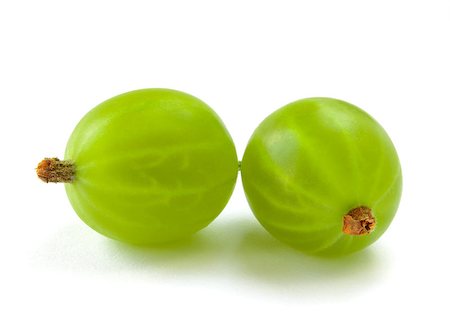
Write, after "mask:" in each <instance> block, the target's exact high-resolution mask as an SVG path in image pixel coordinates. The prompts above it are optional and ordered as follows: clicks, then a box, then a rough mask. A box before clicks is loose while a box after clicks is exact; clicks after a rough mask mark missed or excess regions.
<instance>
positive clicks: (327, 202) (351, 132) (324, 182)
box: [241, 98, 402, 256]
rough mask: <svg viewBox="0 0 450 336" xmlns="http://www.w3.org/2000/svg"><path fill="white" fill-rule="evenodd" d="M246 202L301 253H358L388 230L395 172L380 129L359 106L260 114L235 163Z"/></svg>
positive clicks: (397, 189)
mask: <svg viewBox="0 0 450 336" xmlns="http://www.w3.org/2000/svg"><path fill="white" fill-rule="evenodd" d="M241 170H242V182H243V185H244V190H245V194H246V196H247V200H248V202H249V204H250V206H251V208H252V211H253V213H254V214H255V216H256V218H257V219H258V221H259V222H260V223H261V224H262V225H263V226H264V227H265V228H266V229H267V231H269V232H270V233H271V234H272V235H273V236H275V237H276V238H278V239H279V240H281V241H283V242H285V243H287V244H289V245H291V246H293V247H294V248H297V249H299V250H301V251H303V252H305V253H308V254H315V255H324V256H337V255H344V254H348V253H352V252H355V251H358V250H361V249H363V248H365V247H367V246H368V245H370V244H372V243H373V242H375V241H376V240H377V239H378V238H379V237H380V236H381V235H382V234H383V233H384V232H385V231H386V229H387V228H388V226H389V224H390V223H391V221H392V219H393V217H394V215H395V213H396V210H397V207H398V205H399V201H400V196H401V189H402V175H401V168H400V162H399V159H398V156H397V153H396V150H395V148H394V146H393V144H392V142H391V140H390V139H389V136H388V135H387V133H386V132H385V131H384V130H383V128H382V127H381V126H380V125H379V124H378V123H377V122H376V121H375V120H374V119H373V118H372V117H371V116H370V115H368V114H367V113H366V112H364V111H363V110H361V109H360V108H358V107H356V106H354V105H351V104H349V103H346V102H344V101H341V100H336V99H331V98H310V99H303V100H298V101H296V102H293V103H291V104H289V105H286V106H284V107H282V108H281V109H279V110H278V111H276V112H274V113H273V114H272V115H270V116H269V117H267V118H266V119H265V120H264V121H263V122H262V123H261V124H260V125H259V126H258V128H257V129H256V130H255V132H254V134H253V135H252V137H251V139H250V141H249V143H248V145H247V148H246V150H245V154H244V157H243V160H242V165H241Z"/></svg>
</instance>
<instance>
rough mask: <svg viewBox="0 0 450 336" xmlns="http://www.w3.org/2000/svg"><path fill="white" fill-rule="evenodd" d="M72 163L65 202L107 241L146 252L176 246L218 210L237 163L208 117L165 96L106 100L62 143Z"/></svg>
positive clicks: (162, 92) (155, 92) (178, 97)
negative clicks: (139, 247)
mask: <svg viewBox="0 0 450 336" xmlns="http://www.w3.org/2000/svg"><path fill="white" fill-rule="evenodd" d="M65 160H70V161H72V162H74V164H75V179H74V181H73V182H72V183H66V184H65V187H66V192H67V196H68V198H69V200H70V203H71V204H72V206H73V208H74V209H75V211H76V213H77V214H78V216H79V217H80V218H81V219H82V220H83V221H84V222H85V223H86V224H88V225H89V226H90V227H91V228H93V229H94V230H96V231H98V232H99V233H101V234H103V235H105V236H108V237H110V238H113V239H116V240H120V241H125V242H129V243H133V244H144V245H149V244H150V245H151V244H157V243H163V242H168V241H174V240H178V239H182V238H184V237H186V236H189V235H190V234H192V233H194V232H196V231H198V230H200V229H202V228H204V227H205V226H207V225H208V224H209V223H210V222H212V221H213V219H214V218H216V217H217V216H218V214H219V213H220V212H221V211H222V210H223V208H224V207H225V205H226V203H227V202H228V200H229V198H230V196H231V194H232V191H233V189H234V186H235V183H236V179H237V173H238V161H237V155H236V150H235V146H234V144H233V141H232V139H231V137H230V135H229V133H228V131H227V130H226V128H225V126H224V125H223V123H222V121H221V120H220V119H219V117H218V116H217V115H216V113H215V112H214V111H213V110H212V109H211V108H210V107H209V106H208V105H206V104H205V103H203V102H202V101H200V100H199V99H197V98H195V97H193V96H191V95H188V94H186V93H183V92H179V91H174V90H169V89H143V90H137V91H131V92H128V93H124V94H121V95H119V96H116V97H113V98H111V99H109V100H107V101H105V102H103V103H101V104H100V105H98V106H97V107H95V108H94V109H92V110H91V111H90V112H89V113H87V114H86V115H85V116H84V118H83V119H82V120H81V121H80V122H79V124H78V125H77V126H76V128H75V130H74V131H73V133H72V135H71V136H70V139H69V141H68V143H67V147H66V152H65Z"/></svg>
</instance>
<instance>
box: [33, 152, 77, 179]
mask: <svg viewBox="0 0 450 336" xmlns="http://www.w3.org/2000/svg"><path fill="white" fill-rule="evenodd" d="M36 174H37V176H38V177H39V178H40V179H41V180H42V181H44V182H46V183H48V182H54V183H59V182H62V183H72V182H73V180H74V178H75V165H74V163H73V162H72V161H69V160H60V159H58V158H45V159H44V160H42V161H41V162H39V164H38V166H37V168H36Z"/></svg>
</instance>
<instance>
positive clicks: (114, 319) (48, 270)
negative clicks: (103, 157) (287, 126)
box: [0, 0, 450, 336]
mask: <svg viewBox="0 0 450 336" xmlns="http://www.w3.org/2000/svg"><path fill="white" fill-rule="evenodd" d="M449 35H450V2H449V1H446V0H443V1H433V0H427V1H394V0H391V1H222V2H219V1H122V2H120V1H104V2H100V1H76V2H67V1H46V0H42V1H20V0H19V1H2V2H1V3H0V39H1V44H0V48H1V52H0V89H1V91H0V96H1V97H0V140H1V141H0V146H1V156H0V160H1V165H0V173H1V177H2V181H1V182H0V197H1V203H0V204H1V205H0V207H1V211H0V223H1V236H0V239H1V243H0V260H1V271H2V275H1V277H0V284H1V286H0V320H1V322H0V334H1V335H40V334H42V335H119V334H120V335H263V334H267V335H269V334H270V335H275V334H277V335H278V334H279V335H281V334H283V335H330V334H332V335H347V336H350V335H362V334H364V335H386V334H389V335H390V334H402V335H403V334H408V335H409V334H427V335H449V333H450V327H449V324H448V312H449V307H448V306H449V303H448V302H449V300H450V290H449V284H450V277H449V274H448V269H449V261H448V257H449V255H450V253H449V252H450V244H449V236H450V220H449V216H448V215H447V214H446V211H447V209H448V208H449V206H448V202H449V189H450V181H449V176H448V175H449V171H450V165H449V149H448V147H449V144H450V135H449V128H448V125H449V119H450V118H449V115H450V108H449V89H450V81H449V78H450V65H449V62H450V51H449V42H450V36H449ZM144 87H168V88H174V89H179V90H183V91H186V92H189V93H191V94H193V95H196V96H198V97H199V98H200V99H202V100H204V101H205V102H207V103H208V104H209V105H210V106H212V107H213V108H214V109H215V110H216V111H217V113H219V115H220V116H221V117H222V119H223V120H224V122H225V124H226V125H227V127H228V129H229V131H230V133H231V134H232V136H233V138H234V140H235V142H236V146H237V149H238V152H239V156H240V157H241V155H242V153H243V151H244V148H245V145H246V142H247V140H248V138H249V137H250V135H251V133H252V131H253V130H254V128H255V127H256V126H257V125H258V123H259V122H260V121H262V120H263V118H264V117H266V116H267V115H268V114H270V113H271V112H272V111H274V110H275V109H277V108H279V107H281V106H283V105H285V104H287V103H289V102H291V101H293V100H296V99H299V98H304V97H310V96H331V97H336V98H341V99H344V100H347V101H349V102H352V103H354V104H356V105H358V106H360V107H362V108H363V109H365V110H366V111H368V112H369V113H371V114H372V115H373V116H374V117H375V118H376V119H377V120H378V121H379V122H380V123H381V124H382V125H383V126H384V127H385V129H386V130H387V131H388V133H389V134H390V135H391V137H392V139H393V141H394V143H395V144H396V147H397V149H398V152H399V154H400V158H401V161H402V165H403V174H404V192H403V199H402V202H401V206H400V209H399V212H398V214H397V216H396V218H395V220H394V222H393V224H392V226H391V228H390V229H389V230H388V231H387V233H386V234H385V235H384V236H383V237H382V238H381V240H379V242H377V243H376V244H375V245H373V246H372V247H371V248H369V249H368V250H366V251H364V252H362V253H360V254H356V255H354V256H352V257H350V258H347V259H342V260H338V261H320V260H317V259H311V258H307V257H304V256H302V255H301V254H299V253H297V252H295V251H293V250H291V249H289V248H288V247H285V246H284V245H282V244H281V243H278V242H277V241H275V240H274V239H273V238H271V237H270V236H269V235H268V234H267V233H266V232H265V231H264V230H263V229H262V228H261V227H260V226H259V225H258V224H257V223H256V221H255V220H254V219H253V217H252V214H251V212H250V210H249V208H248V206H247V204H246V201H245V197H244V196H243V191H242V188H241V182H240V180H238V184H237V188H236V191H235V193H234V195H233V197H232V200H231V201H230V203H229V205H228V206H227V208H226V209H225V211H224V212H223V213H222V214H221V215H220V217H219V218H218V219H217V220H216V221H215V222H213V223H212V224H211V225H210V226H209V227H208V228H207V229H205V230H204V231H202V232H201V233H200V234H198V235H197V236H195V237H194V238H193V239H192V240H191V241H189V242H186V243H185V244H184V245H183V246H179V247H177V248H174V249H169V248H168V249H165V250H154V249H153V250H152V249H137V248H133V247H129V246H125V245H122V244H120V243H116V242H113V241H110V240H108V239H106V238H103V237H101V236H100V235H98V234H96V233H95V232H93V231H92V230H90V229H89V228H88V227H87V226H86V225H84V224H83V223H82V222H81V221H80V220H79V219H78V218H77V217H76V215H75V213H74V212H73V211H72V209H71V207H70V205H69V202H68V201H67V199H66V196H65V192H64V190H63V189H64V188H63V186H61V185H46V184H44V183H41V182H40V181H38V180H37V178H36V177H35V175H34V167H35V166H36V164H37V162H38V161H39V160H40V159H41V158H42V157H44V156H53V155H55V156H62V155H63V153H64V148H65V143H66V140H67V139H68V136H69V135H70V133H71V131H72V129H73V127H74V126H75V124H76V123H77V122H78V120H79V119H80V118H81V117H82V116H83V115H84V113H86V112H87V111H88V110H90V109H91V108H92V107H93V106H95V105H96V104H98V103H100V102H101V101H103V100H105V99H107V98H109V97H111V96H114V95H116V94H119V93H122V92H125V91H129V90H133V89H138V88H144Z"/></svg>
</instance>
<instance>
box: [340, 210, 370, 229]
mask: <svg viewBox="0 0 450 336" xmlns="http://www.w3.org/2000/svg"><path fill="white" fill-rule="evenodd" d="M342 222H343V226H342V232H344V233H345V234H349V235H353V236H363V235H367V234H369V233H371V232H372V231H373V230H375V225H376V220H375V217H374V216H373V215H372V210H371V209H370V208H368V207H366V206H360V207H358V208H354V209H352V210H350V211H349V212H348V213H347V214H346V215H344V217H343V219H342Z"/></svg>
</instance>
